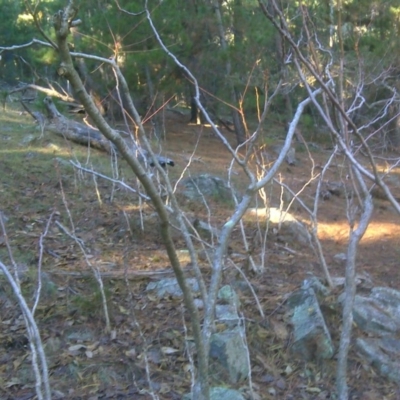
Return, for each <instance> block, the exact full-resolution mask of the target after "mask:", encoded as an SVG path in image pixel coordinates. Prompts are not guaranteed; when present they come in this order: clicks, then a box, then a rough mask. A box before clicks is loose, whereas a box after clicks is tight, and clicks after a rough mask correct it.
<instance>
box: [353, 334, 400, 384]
mask: <svg viewBox="0 0 400 400" xmlns="http://www.w3.org/2000/svg"><path fill="white" fill-rule="evenodd" d="M356 348H357V350H358V352H359V353H360V355H361V356H363V358H364V359H366V360H367V361H368V362H369V363H370V364H371V365H373V366H374V367H375V368H376V369H377V370H378V371H379V373H380V374H381V375H382V376H384V377H386V378H388V379H390V380H391V381H394V382H396V383H397V384H399V383H400V362H399V361H398V360H399V356H400V341H399V340H398V339H394V338H381V339H370V338H368V339H362V338H358V339H357V340H356Z"/></svg>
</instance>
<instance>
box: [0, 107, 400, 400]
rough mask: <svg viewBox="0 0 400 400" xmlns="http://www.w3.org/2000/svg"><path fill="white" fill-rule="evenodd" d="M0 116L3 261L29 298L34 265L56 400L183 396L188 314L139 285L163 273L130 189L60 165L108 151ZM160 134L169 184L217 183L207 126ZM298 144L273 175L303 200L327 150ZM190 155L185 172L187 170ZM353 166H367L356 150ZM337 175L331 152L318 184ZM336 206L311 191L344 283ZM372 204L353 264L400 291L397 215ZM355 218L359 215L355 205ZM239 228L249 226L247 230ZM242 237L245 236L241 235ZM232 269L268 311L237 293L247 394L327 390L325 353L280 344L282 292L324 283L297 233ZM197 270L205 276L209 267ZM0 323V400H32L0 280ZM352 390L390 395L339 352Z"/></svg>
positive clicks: (179, 124) (343, 231)
mask: <svg viewBox="0 0 400 400" xmlns="http://www.w3.org/2000/svg"><path fill="white" fill-rule="evenodd" d="M0 119H1V121H0V171H1V175H0V209H1V211H2V212H3V213H4V221H5V226H6V229H7V235H8V238H6V237H5V236H4V235H1V236H0V261H2V262H3V263H5V264H7V265H10V264H11V262H10V259H9V255H8V250H7V246H6V245H7V243H9V245H10V247H11V249H12V252H13V257H14V260H15V264H16V265H17V267H18V269H19V270H20V271H21V277H22V278H21V280H22V291H23V293H24V294H25V296H26V297H27V299H28V303H29V304H31V305H32V299H33V296H34V293H35V288H36V286H37V268H38V265H40V264H41V268H42V270H43V288H42V297H41V301H40V303H39V306H38V309H37V311H36V320H37V322H38V324H39V328H40V331H41V336H42V340H43V343H44V345H45V350H46V354H47V358H48V363H49V371H50V377H51V386H52V388H53V389H54V398H56V399H57V398H60V399H61V398H64V399H91V400H95V399H150V398H153V397H152V395H151V391H153V393H156V395H157V396H158V397H159V398H160V399H181V398H182V395H183V394H184V393H187V392H188V391H189V390H190V382H191V381H190V363H189V360H188V357H187V343H188V342H189V343H190V342H191V340H190V321H189V319H188V315H187V313H185V312H184V309H183V305H182V302H181V301H177V300H174V299H166V300H165V301H162V302H161V301H158V300H157V299H156V298H154V297H153V296H151V295H150V294H149V293H147V292H145V291H144V289H145V287H146V285H147V284H148V282H149V281H150V280H154V279H159V278H160V277H164V276H171V268H170V265H169V262H168V257H167V255H166V252H165V250H164V248H163V245H162V242H161V239H160V237H159V234H158V232H157V229H156V226H153V225H152V224H151V222H150V223H149V224H148V225H146V224H145V225H144V231H143V230H141V229H140V217H139V216H140V212H139V207H138V202H137V201H134V202H132V198H131V197H130V195H129V193H127V192H126V191H124V190H121V189H120V188H118V187H116V186H114V185H113V184H112V183H111V182H107V181H104V180H101V178H97V179H96V180H94V179H93V177H92V176H89V175H87V174H83V173H81V172H77V171H76V170H74V169H73V168H71V167H70V166H68V165H66V164H65V162H64V163H63V162H62V160H64V161H65V160H69V159H71V158H74V159H76V160H79V161H80V162H81V163H82V165H85V166H87V167H91V166H92V165H93V166H94V167H95V168H97V169H98V170H100V171H101V172H102V173H107V174H111V173H112V171H110V162H109V157H108V156H106V155H104V154H101V153H99V152H97V151H94V150H92V151H91V154H90V157H89V156H88V152H87V149H86V148H84V147H82V146H81V147H79V146H77V145H73V144H70V143H66V142H64V141H63V140H61V139H59V138H56V137H53V136H49V135H48V134H46V133H45V134H44V136H43V137H39V136H40V132H39V131H38V130H37V129H35V127H34V124H33V123H32V122H31V121H30V120H29V116H28V115H26V114H21V113H20V112H19V111H17V110H15V109H14V110H10V111H4V112H2V115H1V118H0ZM166 130H167V135H166V139H165V141H164V142H163V143H162V147H163V152H164V153H165V154H167V155H168V156H170V157H171V158H173V159H174V160H175V163H176V166H175V167H174V168H171V169H170V170H169V174H170V177H171V180H172V182H173V183H174V182H176V181H177V180H178V179H180V177H181V176H182V174H184V176H188V173H189V172H190V174H191V175H195V174H198V173H211V174H215V175H218V176H220V177H222V178H226V177H227V172H228V168H229V166H230V163H231V155H230V154H229V152H228V151H227V150H226V148H225V147H224V146H223V145H222V144H221V142H220V140H219V139H218V138H217V137H216V136H215V135H214V134H213V133H212V132H211V130H210V128H207V127H198V126H191V125H188V124H186V123H185V122H184V121H183V120H182V117H179V116H177V115H172V116H170V117H169V118H168V120H167V123H166ZM224 134H225V136H226V139H227V140H228V141H229V142H230V143H231V144H232V146H234V143H235V140H234V137H233V135H232V134H231V133H229V132H227V131H224ZM30 135H32V137H31V136H30ZM28 137H29V138H30V140H29V141H28V140H27V138H28ZM271 140H272V141H275V140H276V139H275V138H272V139H270V138H267V139H266V142H268V143H270V142H271ZM296 146H297V148H296V157H297V160H298V162H297V164H296V165H295V166H289V165H286V164H285V165H284V166H283V167H282V168H281V171H280V173H279V176H278V177H279V179H281V180H282V181H283V182H284V183H285V184H287V185H288V186H290V187H291V188H292V189H293V190H296V191H300V190H302V191H301V195H300V197H301V199H302V200H303V201H304V203H305V204H306V205H307V206H308V207H312V206H313V202H314V194H315V190H316V181H314V182H313V183H311V184H309V185H307V186H305V185H306V183H307V182H309V180H310V178H311V176H312V173H318V172H319V171H320V170H321V166H323V165H325V163H326V161H327V159H328V158H329V155H330V151H329V150H328V147H329V144H328V145H326V144H325V145H323V144H321V145H318V146H317V147H316V148H314V147H312V148H311V147H310V150H311V153H310V154H309V153H308V152H307V151H306V150H305V149H304V147H303V146H302V145H300V144H298V145H296ZM194 149H195V152H194ZM192 155H193V157H192V161H191V165H190V168H189V170H185V167H186V166H187V163H188V161H189V159H190V157H191V156H192ZM379 157H380V158H379V159H378V163H379V168H380V170H381V172H382V173H384V172H385V171H386V170H387V168H388V162H387V160H388V158H389V157H395V155H393V154H391V155H388V154H385V155H379ZM360 160H361V161H362V162H363V163H364V164H367V159H366V158H365V157H364V156H362V155H361V156H360ZM313 167H314V169H313ZM233 171H234V174H233V175H232V180H233V182H234V184H235V186H236V187H237V188H238V189H239V190H243V189H244V188H245V187H246V177H245V174H244V173H243V172H242V171H240V169H239V167H237V166H234V167H233ZM312 171H313V172H312ZM345 171H346V169H345V166H344V160H343V159H342V158H340V157H338V158H337V159H336V160H335V163H334V164H332V167H331V168H330V169H329V171H328V173H327V175H326V180H329V181H336V182H337V181H340V180H341V179H343V180H344V182H345V183H346V174H345ZM115 173H116V171H114V174H115ZM399 173H400V169H399V168H395V169H393V170H392V171H391V176H393V179H392V181H391V182H392V183H391V186H392V188H393V191H394V193H395V195H396V196H397V197H400V184H399V182H400V176H399ZM118 174H119V177H123V179H124V180H125V181H126V182H127V183H129V184H132V185H135V180H134V178H133V176H132V175H131V174H130V172H129V170H128V169H127V168H126V167H125V166H124V165H121V166H120V167H119V169H118ZM271 190H272V197H271V204H272V205H276V206H279V205H280V189H279V187H278V186H276V185H274V187H273V188H272V189H271ZM346 204H347V201H346V196H343V195H341V196H331V197H330V198H329V199H327V200H322V199H321V201H320V203H319V211H318V218H319V221H320V223H319V225H318V236H319V239H320V240H321V243H322V246H323V250H324V255H325V258H326V262H327V264H328V266H329V271H330V273H331V275H332V276H334V277H343V276H344V272H345V271H344V263H343V262H341V261H340V260H336V258H335V257H334V256H335V255H337V254H339V253H343V252H345V251H346V244H347V241H348V236H349V224H348V221H347V217H346ZM284 205H287V203H286V200H284ZM374 205H375V209H374V215H373V219H372V221H371V224H370V226H369V228H368V231H367V233H366V234H365V236H364V237H363V239H362V241H361V244H360V247H359V252H358V255H357V270H358V273H359V274H360V275H362V276H364V277H365V279H366V280H368V281H369V282H370V283H372V284H373V285H374V286H390V287H392V288H394V289H400V279H399V273H400V272H399V264H400V243H399V241H400V224H399V216H398V215H397V214H396V212H395V210H394V209H393V207H392V206H391V205H390V203H389V202H388V201H386V200H385V199H383V198H381V196H379V193H378V194H377V195H376V196H375V198H374ZM187 207H188V208H189V211H190V212H191V213H195V214H196V215H198V216H199V217H202V216H203V215H204V210H203V209H202V208H201V207H199V208H196V207H195V206H193V205H188V206H187ZM211 208H212V222H213V224H215V225H216V226H221V225H222V224H223V223H224V221H225V220H226V218H227V217H228V216H229V215H230V213H231V212H232V210H233V209H232V207H231V206H230V205H227V204H225V203H219V202H218V201H212V202H211ZM142 210H143V215H144V216H146V215H150V214H151V213H152V210H151V207H148V206H144V207H143V208H142ZM291 212H293V213H294V214H295V215H296V216H297V217H298V218H300V219H301V220H303V221H305V222H307V221H309V218H308V215H307V213H306V212H305V211H304V210H302V209H301V207H299V206H298V205H296V204H294V205H293V206H292V208H291ZM52 213H53V214H52ZM356 215H359V214H357V212H356ZM50 217H51V224H50V225H49V229H48V232H47V235H46V237H45V238H44V239H43V241H42V243H43V245H42V244H41V241H40V237H41V235H43V233H44V232H45V231H46V224H47V223H48V221H49V219H50ZM56 221H58V222H59V223H60V224H61V225H62V226H64V227H67V228H68V229H71V226H72V225H71V222H73V226H74V227H75V232H76V235H77V236H78V237H79V238H80V239H82V241H83V242H82V243H84V248H85V254H83V253H82V251H81V249H80V248H79V246H78V245H77V243H76V242H75V241H74V240H72V239H71V237H69V236H68V235H67V234H66V233H65V232H63V231H62V229H60V225H57V224H56ZM145 221H146V220H145ZM246 227H248V228H249V229H250V227H249V225H246ZM246 233H248V237H249V238H251V236H252V233H251V229H250V230H249V231H248V232H246ZM176 247H177V249H178V253H179V256H180V258H181V262H182V264H183V265H184V266H185V265H187V264H189V260H188V256H187V250H186V248H185V245H184V242H183V240H181V239H179V238H177V239H176ZM41 250H43V254H42V256H41ZM231 252H232V253H235V254H243V252H244V249H243V245H242V244H241V241H240V231H239V229H236V230H235V231H234V234H233V238H232V242H231ZM92 266H96V267H98V268H99V269H100V270H101V271H102V273H103V277H104V284H105V289H106V294H107V299H108V306H109V308H110V316H111V328H112V332H111V334H109V333H106V332H105V323H104V314H103V312H102V306H101V298H100V292H99V290H98V286H97V283H96V281H95V280H94V278H93V273H92V270H91V267H92ZM240 267H243V270H244V272H245V273H246V275H247V277H248V279H249V280H250V282H251V283H252V284H253V286H254V288H255V291H256V293H257V296H258V298H259V301H260V303H261V305H262V308H263V311H264V313H265V315H266V318H265V319H263V318H261V317H260V314H259V313H258V312H257V308H256V305H255V300H254V298H253V296H252V295H251V294H249V293H248V292H247V291H243V292H241V293H240V296H241V301H242V307H243V313H244V315H245V317H246V321H247V327H246V329H247V333H248V343H249V348H250V355H251V362H252V383H253V391H254V393H255V394H256V397H255V398H256V399H294V400H297V399H321V400H322V399H333V398H335V397H334V376H335V367H336V364H335V360H334V359H333V360H330V361H326V362H325V363H324V364H319V365H316V364H314V363H304V362H302V361H300V360H296V359H293V356H292V355H291V352H290V345H291V339H292V337H291V328H290V326H289V325H288V318H287V314H286V310H285V300H286V299H287V296H288V294H289V293H290V292H291V291H293V290H295V289H296V288H298V287H299V286H300V285H301V283H302V281H303V280H304V279H306V278H307V277H309V276H310V275H311V274H312V275H316V276H318V277H320V278H321V279H324V276H323V273H322V269H321V267H320V264H319V260H318V259H317V257H316V256H315V254H314V253H313V251H312V250H311V248H307V247H304V246H301V245H299V244H298V243H296V241H295V240H294V241H293V242H291V241H290V240H289V241H286V242H282V241H279V240H276V241H275V240H273V239H271V240H269V242H268V244H267V257H266V262H265V265H264V271H263V272H262V273H258V274H257V273H255V272H254V271H251V270H249V269H248V268H247V267H246V266H245V265H240ZM203 271H204V274H205V276H207V275H208V273H207V266H206V265H204V268H203ZM237 279H238V274H237V272H235V271H234V270H232V269H229V268H227V269H226V271H225V272H224V278H223V280H224V283H228V284H229V283H234V282H236V281H237ZM340 290H341V289H338V292H340ZM334 294H335V295H336V294H338V293H334ZM335 295H334V296H331V297H330V298H328V299H327V300H326V302H327V303H326V304H323V307H324V309H327V310H328V309H329V310H331V312H330V313H328V316H327V323H328V326H329V327H330V329H331V333H332V337H333V340H334V343H335V345H336V347H337V344H338V340H339V331H338V328H339V327H340V310H339V309H338V307H337V305H336V303H335V298H336V296H335ZM0 318H1V321H0V323H1V329H0V398H1V399H4V400H8V399H10V400H11V399H13V400H16V399H20V400H22V399H25V400H26V399H34V398H35V390H34V380H33V376H32V370H31V364H30V353H29V347H28V342H27V337H26V331H25V327H24V321H23V318H22V316H21V314H20V311H19V309H18V306H17V303H16V300H15V298H14V296H13V295H12V293H11V291H10V288H9V286H8V285H7V283H6V282H5V280H4V278H3V277H0ZM183 321H185V324H183ZM355 331H356V332H357V327H355ZM166 349H169V350H168V351H167V350H166ZM146 358H147V362H148V364H147V365H148V367H146V362H145V361H146ZM148 376H150V378H151V382H152V386H151V387H149V383H148ZM217 383H218V382H217ZM349 384H350V387H351V399H367V400H368V399H371V400H372V399H400V392H399V391H398V389H397V388H396V386H395V385H394V384H392V383H390V382H387V381H385V380H384V379H381V378H380V377H379V376H378V375H377V374H376V372H375V371H374V370H373V368H372V367H371V366H369V365H366V364H365V363H364V362H363V361H362V360H361V359H360V357H359V356H358V355H357V354H356V353H355V352H354V351H353V350H352V351H351V353H350V358H349ZM237 389H240V390H241V391H242V392H243V395H244V396H245V397H246V398H250V397H249V396H250V392H249V389H248V382H244V383H242V384H240V385H238V386H237Z"/></svg>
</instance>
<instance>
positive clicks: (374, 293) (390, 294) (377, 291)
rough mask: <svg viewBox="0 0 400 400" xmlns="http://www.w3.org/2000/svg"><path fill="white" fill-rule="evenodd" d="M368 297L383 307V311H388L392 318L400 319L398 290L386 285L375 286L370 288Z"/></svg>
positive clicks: (399, 295) (399, 294)
mask: <svg viewBox="0 0 400 400" xmlns="http://www.w3.org/2000/svg"><path fill="white" fill-rule="evenodd" d="M370 297H371V298H373V299H376V300H377V301H378V302H379V303H380V304H381V305H382V306H383V307H385V312H389V313H390V315H391V316H392V317H393V318H394V319H396V320H397V321H400V291H398V290H395V289H391V288H387V287H375V288H373V289H372V290H371V296H370Z"/></svg>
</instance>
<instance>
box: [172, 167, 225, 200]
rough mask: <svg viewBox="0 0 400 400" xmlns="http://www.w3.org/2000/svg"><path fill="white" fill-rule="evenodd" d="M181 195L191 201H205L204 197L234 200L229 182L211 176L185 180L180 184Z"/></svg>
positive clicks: (204, 175) (206, 175)
mask: <svg viewBox="0 0 400 400" xmlns="http://www.w3.org/2000/svg"><path fill="white" fill-rule="evenodd" d="M179 193H181V194H183V195H184V196H185V197H187V198H188V199H190V200H203V197H205V198H213V199H215V200H222V201H231V200H232V190H231V188H230V187H229V185H228V182H227V181H225V180H224V179H221V178H219V177H218V176H214V175H210V174H202V175H199V176H196V177H189V178H185V179H183V180H182V181H181V182H180V184H179Z"/></svg>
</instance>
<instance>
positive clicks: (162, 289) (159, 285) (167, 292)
mask: <svg viewBox="0 0 400 400" xmlns="http://www.w3.org/2000/svg"><path fill="white" fill-rule="evenodd" d="M186 282H187V284H188V285H189V287H190V289H191V290H192V292H193V293H199V292H200V288H199V284H198V282H197V280H196V279H195V278H188V279H186ZM146 290H147V291H156V293H157V297H159V298H160V299H161V298H163V297H167V296H170V297H175V298H179V297H182V296H183V293H182V290H181V288H180V287H179V284H178V281H177V280H176V278H165V279H161V280H160V281H157V282H150V283H149V284H148V285H147V287H146Z"/></svg>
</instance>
